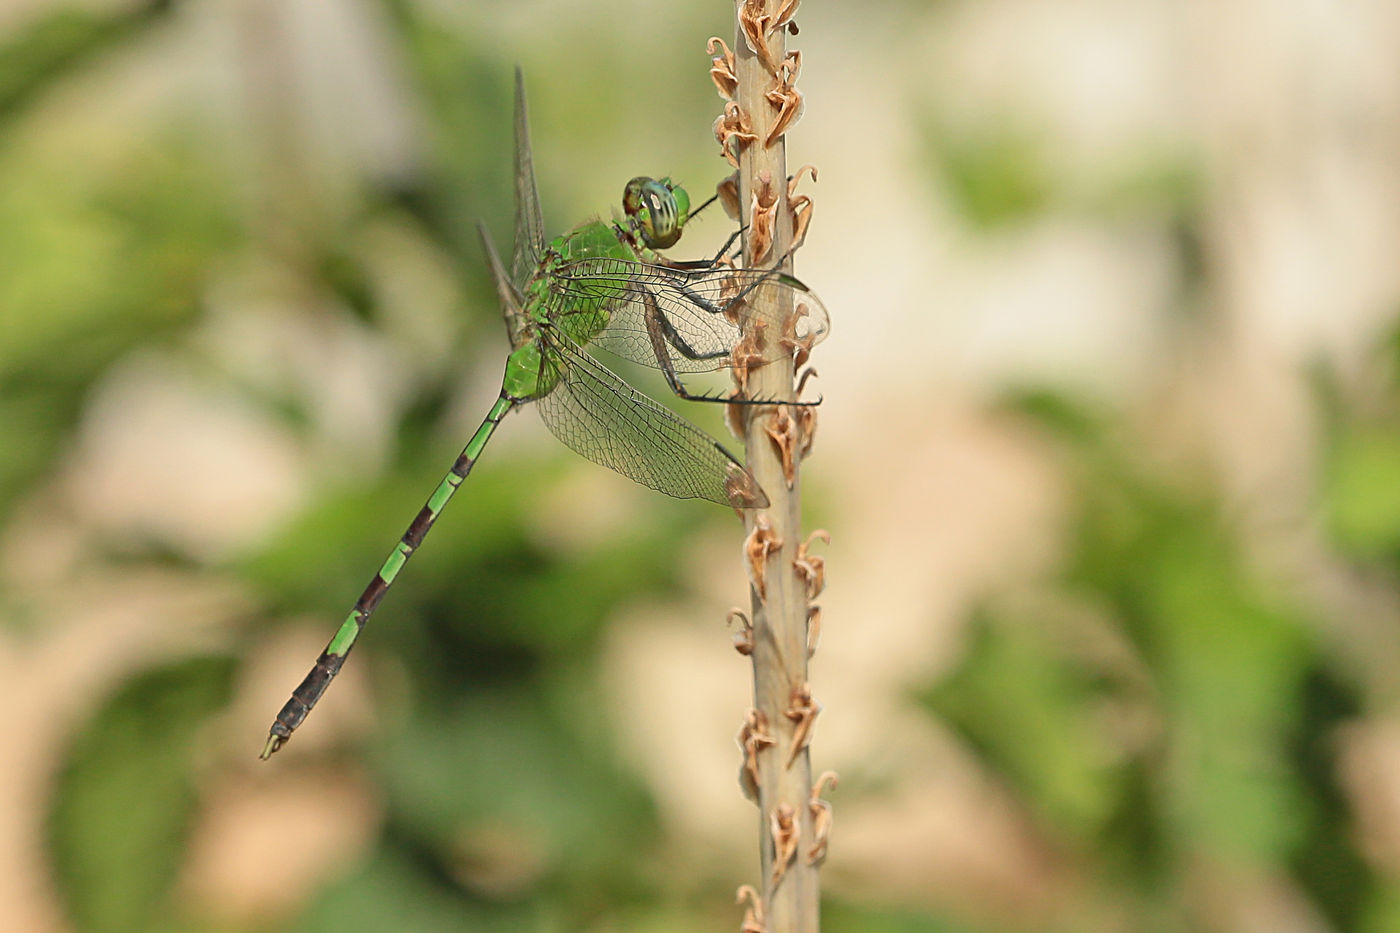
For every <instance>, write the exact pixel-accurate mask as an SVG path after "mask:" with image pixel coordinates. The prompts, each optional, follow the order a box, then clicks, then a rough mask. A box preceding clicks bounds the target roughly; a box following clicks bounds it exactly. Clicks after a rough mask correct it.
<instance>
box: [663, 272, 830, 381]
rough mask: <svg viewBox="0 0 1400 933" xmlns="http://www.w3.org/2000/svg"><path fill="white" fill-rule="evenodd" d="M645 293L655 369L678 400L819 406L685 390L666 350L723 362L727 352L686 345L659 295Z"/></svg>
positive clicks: (696, 358)
mask: <svg viewBox="0 0 1400 933" xmlns="http://www.w3.org/2000/svg"><path fill="white" fill-rule="evenodd" d="M639 291H640V292H641V293H642V303H643V304H644V305H645V306H646V312H645V313H644V315H643V320H644V321H645V322H646V328H647V337H649V338H650V340H651V352H652V354H653V355H655V357H656V366H657V368H658V369H660V370H661V374H662V375H663V376H665V377H666V384H667V385H668V386H670V387H671V391H672V392H674V393H675V394H676V397H677V398H683V399H685V400H686V401H688V402H722V403H724V404H732V405H801V406H808V405H820V404H821V399H817V400H816V401H814V402H795V401H793V402H790V401H787V400H785V399H769V398H734V397H733V396H723V395H696V394H695V393H693V392H691V391H690V390H689V389H687V388H686V387H685V385H684V384H683V383H682V382H681V380H680V377H679V376H677V375H676V365H675V363H674V362H673V361H672V360H671V354H670V351H669V350H667V347H668V346H669V347H672V348H674V349H675V350H676V352H678V353H680V354H681V355H682V356H684V357H685V358H686V359H691V360H712V359H720V358H722V357H726V356H728V355H729V353H728V351H725V350H717V351H714V352H712V353H700V352H698V351H697V350H696V349H695V348H694V347H692V346H690V344H689V343H687V342H686V340H685V338H684V337H682V336H681V335H680V333H679V332H677V330H676V328H675V326H674V325H673V324H672V323H671V320H670V318H668V317H667V316H666V313H665V312H664V311H662V310H661V306H660V304H658V303H657V301H656V296H655V295H653V294H652V293H651V292H649V291H647V290H646V289H644V288H643V289H639Z"/></svg>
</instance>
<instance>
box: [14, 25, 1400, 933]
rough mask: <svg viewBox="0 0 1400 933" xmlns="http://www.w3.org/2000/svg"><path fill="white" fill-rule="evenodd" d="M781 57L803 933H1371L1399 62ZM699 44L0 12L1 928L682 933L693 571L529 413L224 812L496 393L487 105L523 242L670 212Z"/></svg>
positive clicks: (702, 123) (645, 513) (721, 516)
mask: <svg viewBox="0 0 1400 933" xmlns="http://www.w3.org/2000/svg"><path fill="white" fill-rule="evenodd" d="M797 18H798V22H799V24H800V27H801V31H800V34H799V35H798V36H796V37H793V38H791V39H790V40H789V42H790V46H791V47H794V48H800V49H801V50H802V51H803V55H804V58H803V66H804V69H805V70H804V73H803V75H802V78H801V81H800V82H799V87H800V89H801V90H802V91H803V92H804V93H805V95H806V112H805V114H804V116H803V118H802V120H801V121H800V122H799V123H798V124H797V125H796V126H795V127H794V129H793V130H792V131H791V132H790V134H789V142H788V146H789V148H788V154H789V163H790V165H791V166H792V167H793V168H796V167H797V166H798V165H801V164H803V163H812V164H814V165H815V166H816V167H817V168H818V170H819V172H820V181H819V183H817V184H816V185H811V184H808V183H804V186H803V189H802V190H803V192H804V193H807V194H810V195H811V196H812V197H813V198H814V199H815V202H816V214H815V221H814V224H813V227H812V230H811V233H810V235H809V237H808V242H807V245H806V246H805V247H804V249H803V251H802V252H801V253H800V255H799V256H798V260H797V271H798V273H799V275H800V276H802V277H803V278H804V279H805V280H807V281H808V282H809V283H810V284H811V285H812V286H813V287H814V288H815V289H816V290H817V291H818V292H819V293H821V294H822V296H823V298H824V299H825V302H826V304H827V306H828V307H829V308H830V309H831V311H832V315H833V325H834V326H833V335H832V337H831V339H830V340H828V341H827V343H826V344H824V345H823V346H822V347H821V348H820V349H819V350H818V352H817V354H816V356H815V357H814V363H815V365H816V367H817V368H818V369H819V370H820V372H821V392H822V393H823V395H824V396H825V398H826V402H825V404H824V406H823V408H822V410H821V414H820V430H819V433H818V435H817V439H816V453H815V456H814V457H813V458H812V459H811V460H809V461H808V464H807V470H806V472H805V474H804V476H805V483H804V493H805V500H806V505H807V509H808V513H809V522H810V526H811V527H813V528H815V527H818V526H822V527H826V528H828V529H829V530H830V531H831V532H832V537H833V540H832V544H831V546H830V547H829V548H824V549H822V553H824V554H825V555H826V557H827V558H828V562H829V563H828V571H829V572H828V579H829V581H830V585H829V588H828V590H827V592H826V593H825V594H823V596H822V598H821V604H822V607H823V619H824V633H823V640H822V644H821V647H820V650H819V652H818V654H817V655H816V657H815V659H814V661H813V686H814V689H815V692H816V695H817V697H818V698H819V699H820V700H821V701H822V702H823V704H824V707H825V711H824V713H823V715H822V717H821V719H820V720H819V722H818V726H817V729H816V738H815V741H814V744H813V762H814V766H815V767H816V769H817V770H823V769H826V768H832V769H835V770H837V771H838V772H840V774H841V784H840V787H839V789H838V790H836V791H835V792H833V793H831V794H829V795H828V796H829V797H830V799H831V801H832V803H833V806H834V808H835V826H834V829H833V832H832V836H831V848H830V855H829V858H828V861H827V863H826V868H825V872H824V886H825V887H824V891H825V902H824V926H825V929H826V930H828V931H830V933H841V931H870V933H914V931H950V933H951V931H957V933H973V931H976V933H1021V931H1053V933H1061V931H1063V933H1069V931H1125V933H1126V931H1149V933H1158V931H1160V933H1171V931H1241V933H1252V931H1260V933H1262V931H1271V933H1272V931H1280V930H1287V931H1363V933H1385V931H1400V887H1397V879H1400V717H1397V703H1398V702H1400V637H1397V635H1400V582H1398V581H1400V578H1397V573H1400V337H1397V334H1398V333H1400V327H1397V323H1400V321H1398V320H1397V318H1400V263H1397V262H1396V261H1395V257H1396V255H1397V254H1400V77H1397V74H1396V72H1395V69H1394V67H1393V49H1394V48H1396V47H1400V14H1398V13H1397V12H1396V10H1395V9H1394V8H1392V6H1390V5H1386V4H1368V5H1354V6H1350V7H1348V8H1346V9H1345V10H1344V9H1343V8H1341V7H1338V6H1334V5H1326V4H1321V5H1320V4H1303V3H1273V4H1265V3H1259V2H1245V0H1219V2H1216V3H1211V4H1176V3H1171V2H1168V0H1146V2H1141V3H1136V4H1125V3H1121V2H1120V3H1111V2H1108V0H1062V2H1060V3H1055V4H1044V3H1038V2H1035V0H977V2H973V0H961V2H959V0H943V2H936V3H923V4H920V3H914V2H903V3H901V2H882V3H870V4H862V5H859V6H858V7H857V5H854V4H818V3H815V2H810V0H809V3H808V4H807V5H804V6H803V7H802V8H801V10H800V11H799V13H798V17H797ZM711 35H720V36H723V37H725V38H726V39H729V38H730V37H731V36H732V35H733V25H732V10H731V8H730V7H729V6H728V5H726V4H724V3H718V2H716V3H708V4H698V3H694V4H666V5H658V4H650V3H642V2H640V0H624V2H618V3H605V4H566V3H560V2H519V3H478V4H457V3H450V2H433V0H397V2H395V0H341V2H339V3H325V2H317V0H183V2H175V0H170V2H155V3H153V2H134V0H90V2H46V0H9V2H8V3H6V4H4V5H3V6H0V702H2V703H3V705H4V709H5V713H6V715H5V720H6V723H7V727H6V730H5V732H6V738H5V740H4V741H3V742H0V904H2V905H3V908H2V909H0V929H3V930H5V931H9V930H14V931H16V933H60V931H80V933H89V931H91V933H130V931H152V933H162V931H172V933H173V931H189V933H205V931H208V933H243V931H257V933H262V931H269V933H271V931H322V930H325V931H329V930H336V931H342V933H353V931H360V930H364V931H370V930H374V931H382V930H413V931H422V933H436V931H446V930H542V931H572V930H579V931H601V930H609V931H634V933H642V931H647V933H650V931H681V933H684V931H692V930H693V931H700V930H717V929H737V928H738V925H739V918H740V916H741V911H740V910H739V909H738V908H735V907H733V906H732V904H731V899H732V892H733V891H734V889H735V887H736V886H737V885H739V884H741V883H746V882H747V883H755V882H756V881H757V878H756V873H757V852H756V841H755V828H756V821H755V816H756V814H755V813H754V811H753V809H752V807H751V805H750V804H748V803H747V802H746V801H745V800H743V799H742V797H741V796H740V793H739V790H738V787H737V781H736V779H735V775H736V771H737V768H738V764H739V753H738V749H737V748H736V746H735V745H734V742H733V736H734V733H735V732H736V731H737V729H738V727H739V724H740V722H741V720H742V717H743V714H744V712H745V711H746V709H747V707H748V705H749V696H750V683H749V677H750V675H749V671H748V666H747V663H746V662H745V661H744V659H742V658H740V657H739V656H738V655H736V654H735V653H734V652H733V651H732V650H731V648H730V646H729V633H728V632H726V630H725V628H724V616H725V611H726V610H727V609H728V607H729V606H731V605H733V604H736V603H741V602H742V601H743V600H744V599H745V593H746V584H745V579H744V576H743V565H742V563H741V560H740V551H739V544H740V529H739V526H738V525H737V524H736V523H735V522H734V521H733V519H732V517H731V516H730V515H729V514H727V513H726V512H725V511H724V510H722V509H716V508H712V507H709V506H706V505H704V504H697V503H684V502H673V501H669V500H665V499H663V498H662V497H659V496H656V495H654V494H652V493H649V492H647V491H646V490H643V489H641V488H638V487H634V486H632V485H631V484H629V483H628V482H627V481H625V480H623V479H621V478H619V477H617V476H614V475H612V474H611V473H608V472H607V471H605V470H602V469H601V468H598V467H595V466H592V465H590V464H588V463H586V462H583V461H581V460H580V459H578V458H577V457H575V456H574V455H573V454H571V453H569V452H568V451H567V450H565V449H563V448H562V447H561V446H560V445H558V444H557V442H555V441H554V440H553V439H552V438H551V437H549V435H548V434H547V433H546V432H545V431H544V430H543V429H542V427H541V425H540V424H539V423H538V419H537V418H536V417H535V416H534V415H532V414H529V413H526V414H524V415H522V416H517V417H512V418H511V419H509V421H508V422H507V424H506V425H505V426H504V427H503V429H502V431H501V433H500V434H499V435H498V438H497V440H496V441H495V442H494V443H493V445H492V447H491V449H490V450H489V451H488V452H487V454H486V456H485V458H484V459H483V461H482V462H481V464H480V466H479V467H478V468H477V470H476V472H475V473H474V474H473V477H472V480H471V482H470V484H469V486H468V488H467V491H466V492H465V493H464V494H463V495H462V496H461V497H459V499H458V501H457V503H456V504H454V505H453V507H452V509H451V510H450V512H449V513H448V514H447V515H446V517H445V518H444V520H443V521H442V522H441V523H440V525H439V526H438V529H437V530H436V531H435V532H434V534H433V535H432V539H431V540H430V541H429V543H428V546H427V547H425V549H424V550H423V552H422V554H421V555H420V556H419V557H418V558H417V559H416V560H415V561H414V562H413V565H412V566H411V567H410V568H409V569H408V570H407V571H406V572H405V574H404V576H403V578H402V580H401V582H400V585H399V586H398V587H397V588H396V589H395V591H394V593H393V594H392V595H391V596H390V597H389V599H388V601H387V602H386V604H385V605H384V607H383V609H382V610H381V611H380V613H379V615H378V616H377V617H376V622H375V624H374V625H373V626H371V628H370V631H369V633H368V635H367V637H366V640H365V641H364V642H363V643H362V646H361V647H360V649H359V650H358V651H357V652H356V654H355V657H354V660H353V661H352V663H351V664H350V665H349V666H348V667H347V669H346V672H345V673H344V674H343V675H342V677H341V678H340V679H339V680H338V681H337V684H336V687H335V688H334V690H332V691H331V693H330V694H328V696H327V699H326V701H325V702H324V703H323V704H322V705H321V706H320V707H319V708H318V710H317V712H316V713H315V714H314V716H313V717H312V718H311V719H310V720H309V722H308V724H307V726H306V727H305V728H304V729H303V730H302V731H300V732H298V734H297V737H296V740H295V741H294V742H292V743H291V744H290V745H289V746H288V748H287V749H286V750H285V751H284V752H282V753H281V754H279V755H278V756H277V757H276V758H275V759H274V760H273V761H272V762H270V763H265V764H264V763H260V762H258V761H257V760H256V754H257V752H258V750H259V748H260V747H261V745H262V742H263V738H264V736H265V734H266V728H267V725H268V723H269V722H270V720H271V717H272V716H273V714H274V713H275V712H276V711H277V709H278V708H279V707H280V705H281V704H282V702H283V701H284V699H285V697H286V695H287V692H288V691H289V690H290V688H291V687H292V686H293V685H294V684H295V683H296V682H297V681H298V679H299V678H300V677H301V676H302V675H303V674H304V673H305V670H306V668H307V667H308V666H309V665H310V663H311V662H312V660H313V659H314V657H315V655H316V653H317V652H318V651H319V650H320V648H321V646H322V645H323V644H324V642H325V640H326V638H327V637H329V635H330V633H331V632H332V630H333V629H334V627H335V625H336V624H337V622H338V620H339V619H341V618H342V617H343V615H344V613H345V612H346V611H347V609H348V607H349V606H350V605H351V603H352V602H353V601H354V598H355V596H356V595H357V594H358V593H359V590H360V588H361V587H362V586H363V584H364V582H365V580H366V579H367V578H368V576H369V575H370V574H371V573H373V571H374V570H375V568H376V567H377V566H378V564H379V561H380V560H381V559H382V556H383V554H384V553H385V552H386V551H387V549H388V548H389V547H391V546H392V543H393V542H394V541H395V540H396V538H397V535H398V534H399V533H400V532H401V531H402V529H403V527H404V525H405V524H406V522H407V521H408V520H409V519H410V518H411V516H412V515H413V514H414V512H415V511H416V510H417V508H418V506H419V505H420V504H421V502H422V500H423V498H424V497H425V496H426V494H427V493H428V492H429V491H430V490H431V488H432V487H433V485H434V484H435V483H436V482H437V479H438V477H440V476H441V474H442V472H443V471H444V470H445V469H446V468H447V466H448V465H449V464H450V463H451V461H452V459H453V458H454V457H455V456H456V453H457V451H458V450H459V449H460V446H461V444H462V442H463V440H464V439H465V437H466V436H467V435H468V434H469V432H470V431H471V429H472V428H474V427H475V425H476V424H477V422H478V421H479V419H480V417H481V416H482V414H483V413H484V412H485V410H486V408H487V406H488V405H489V404H490V401H491V400H492V399H493V398H494V395H495V392H496V387H497V385H498V380H499V377H500V369H501V364H502V360H503V359H504V354H505V352H506V340H505V335H504V332H503V329H502V327H501V325H500V324H499V317H498V312H497V310H496V306H495V300H494V296H493V295H492V292H491V288H490V284H489V281H488V280H487V277H486V276H485V274H484V268H483V265H482V259H481V256H480V255H479V252H478V248H477V245H476V241H475V232H474V228H473V224H474V222H475V221H476V220H477V219H478V218H480V219H484V220H485V221H486V222H487V223H488V224H489V226H490V227H491V228H492V230H493V231H495V233H496V236H497V242H498V244H500V245H501V247H502V248H503V249H504V248H506V246H507V243H506V237H507V235H508V231H509V228H510V224H511V211H512V205H511V200H510V199H511V188H510V156H511V138H510V107H511V100H510V97H511V81H512V68H513V65H514V64H515V63H517V62H519V63H520V64H522V65H523V66H524V69H525V74H526V78H527V82H528V84H529V90H530V95H531V104H532V109H533V113H532V117H533V128H534V141H535V159H536V165H537V169H538V171H539V174H540V186H541V197H542V200H543V203H544V208H545V221H546V225H547V227H549V228H550V230H551V231H558V230H562V229H563V228H565V227H567V226H570V225H572V224H574V223H577V222H579V221H581V220H583V219H585V218H587V217H589V216H591V215H595V214H600V215H602V216H607V212H608V211H609V210H610V209H611V205H613V204H614V203H615V202H616V201H617V198H618V196H619V194H620V192H621V188H622V185H623V183H624V182H625V181H626V180H627V179H628V178H629V177H631V176H632V175H635V174H656V175H660V174H670V175H672V176H674V177H676V178H678V179H680V180H682V181H684V182H685V183H686V184H688V185H689V186H690V187H691V189H692V190H693V191H704V190H706V189H708V188H709V187H711V186H712V185H713V184H714V183H715V182H717V181H718V180H719V179H720V178H721V177H722V176H723V175H724V174H726V173H727V169H726V167H725V165H724V163H723V161H722V160H721V159H720V158H719V156H718V149H717V146H716V144H715V143H714V141H713V137H712V135H711V130H710V126H711V123H712V121H713V119H714V117H715V116H716V115H718V113H719V111H720V107H721V104H720V101H719V99H718V98H717V97H716V96H715V94H714V91H713V88H712V86H711V84H710V81H709V78H708V76H707V71H708V68H709V60H708V57H707V56H706V54H705V51H704V49H705V41H706V39H707V38H708V37H709V36H711ZM727 233H728V222H727V221H725V220H724V219H723V218H722V217H720V216H719V215H718V214H717V213H716V214H712V215H710V216H707V217H705V218H704V220H703V222H701V223H699V224H697V225H696V227H695V228H694V229H693V230H692V231H690V232H688V233H687V238H686V240H685V241H684V242H683V243H682V244H681V246H682V249H680V250H677V251H673V252H674V254H675V255H678V256H681V257H682V258H691V257H694V256H700V255H704V254H705V253H706V252H707V251H709V250H712V249H713V248H714V247H715V246H716V245H717V244H718V243H719V242H721V241H722V240H723V239H724V237H725V236H726V234H727ZM651 388H653V389H656V390H658V392H660V393H664V387H663V386H660V385H659V382H658V383H654V384H652V385H651ZM659 397H660V396H659ZM687 414H688V415H689V416H691V417H693V418H695V419H696V420H699V421H700V422H701V423H702V424H705V425H706V426H707V427H709V428H710V429H711V430H713V431H716V432H722V431H723V430H724V429H723V427H722V425H721V424H720V421H719V418H718V413H717V412H707V411H699V412H694V411H687Z"/></svg>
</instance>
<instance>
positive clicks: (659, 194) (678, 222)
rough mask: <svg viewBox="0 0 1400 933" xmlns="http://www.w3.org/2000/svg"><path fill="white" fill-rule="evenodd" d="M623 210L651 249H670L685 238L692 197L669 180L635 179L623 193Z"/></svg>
mask: <svg viewBox="0 0 1400 933" xmlns="http://www.w3.org/2000/svg"><path fill="white" fill-rule="evenodd" d="M622 209H623V211H625V212H626V214H627V222H628V224H629V225H630V226H631V227H632V230H633V232H635V233H637V234H638V235H640V236H641V238H642V242H643V243H645V244H646V245H647V248H648V249H667V248H669V247H671V246H675V245H676V241H677V240H679V239H680V238H681V228H682V227H684V226H685V221H686V218H687V217H688V216H689V214H690V195H689V194H688V193H687V192H686V190H685V189H684V188H682V187H681V186H680V185H677V184H675V183H674V182H672V181H671V179H669V178H660V179H657V178H646V177H638V178H634V179H632V180H631V181H629V182H628V183H627V187H626V189H624V190H623V192H622Z"/></svg>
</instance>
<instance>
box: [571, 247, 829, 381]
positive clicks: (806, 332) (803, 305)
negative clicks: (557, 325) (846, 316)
mask: <svg viewBox="0 0 1400 933" xmlns="http://www.w3.org/2000/svg"><path fill="white" fill-rule="evenodd" d="M550 281H551V287H552V289H553V291H554V292H555V293H556V294H558V295H560V296H561V298H562V300H561V301H559V302H558V306H559V307H560V308H561V309H562V310H561V311H560V312H559V313H560V314H561V315H566V314H568V313H569V310H568V309H569V308H572V307H578V308H588V307H590V306H596V303H597V302H600V301H601V302H602V305H603V307H604V309H605V310H606V312H607V316H608V324H607V327H606V328H604V330H603V331H602V332H601V333H599V334H598V335H597V336H596V337H595V338H593V339H592V340H590V341H589V346H590V347H593V346H598V347H602V348H603V349H605V350H607V351H608V352H610V353H615V354H617V355H618V356H621V357H623V358H624V359H628V360H632V361H633V362H637V363H641V364H642V365H644V366H652V367H659V366H660V365H661V363H660V361H659V360H658V359H657V352H658V348H657V341H655V340H653V331H654V330H656V329H657V328H658V327H659V329H660V331H661V332H662V336H663V337H664V339H663V340H662V341H661V343H662V344H663V347H662V349H663V350H664V352H665V353H666V354H667V355H668V356H669V357H670V359H671V365H672V366H673V367H674V368H675V370H676V371H677V372H709V371H713V370H717V369H722V368H724V367H726V366H728V365H729V363H730V360H729V353H730V351H731V350H733V349H734V347H735V346H736V345H737V344H738V343H739V338H740V332H739V321H740V320H741V317H743V316H749V315H752V316H754V317H756V318H757V320H758V322H759V324H760V325H761V326H760V328H759V331H760V333H761V337H760V338H759V340H758V342H757V343H756V344H755V345H753V346H747V347H746V348H745V349H746V351H748V352H750V353H752V354H753V362H758V361H769V360H774V359H778V358H779V357H782V356H785V355H791V354H792V353H793V352H794V351H795V350H796V348H797V347H799V346H807V347H809V348H810V347H811V346H813V345H815V344H817V343H820V342H821V341H822V340H824V339H825V338H826V335H827V333H828V332H829V331H830V330H831V320H830V317H829V316H828V314H827V312H826V308H825V307H824V306H823V305H822V303H821V299H819V298H818V297H817V296H816V295H815V294H814V293H813V292H812V291H811V289H809V288H808V287H807V286H806V285H804V284H802V283H801V282H800V281H798V280H797V279H795V278H793V277H792V276H790V275H786V274H783V273H781V272H777V271H775V270H772V269H730V268H727V267H724V266H716V267H713V268H708V269H676V268H672V267H670V266H661V265H654V264H651V263H645V262H633V261H628V260H622V259H582V260H579V261H577V262H572V263H568V264H567V265H565V266H563V267H561V268H560V269H559V271H558V272H557V273H555V274H554V275H552V276H551V280H550ZM649 315H650V316H651V317H652V318H653V319H655V320H656V325H657V326H656V327H653V328H652V329H651V330H649V329H648V324H647V322H648V316H649ZM658 315H659V319H658Z"/></svg>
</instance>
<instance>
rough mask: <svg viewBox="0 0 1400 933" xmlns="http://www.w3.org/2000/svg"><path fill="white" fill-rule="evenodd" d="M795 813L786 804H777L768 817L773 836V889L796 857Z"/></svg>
mask: <svg viewBox="0 0 1400 933" xmlns="http://www.w3.org/2000/svg"><path fill="white" fill-rule="evenodd" d="M796 816H797V813H796V812H795V811H794V810H793V808H792V806H791V805H789V804H786V803H781V804H778V806H777V807H775V808H774V809H773V812H772V814H770V815H769V817H768V828H769V830H770V831H771V832H772V834H773V887H775V888H776V887H777V886H778V884H779V882H781V881H782V880H783V876H784V875H786V874H787V868H788V864H789V863H790V862H791V861H792V860H793V857H794V856H796V855H797V820H796V819H795V817H796Z"/></svg>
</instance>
